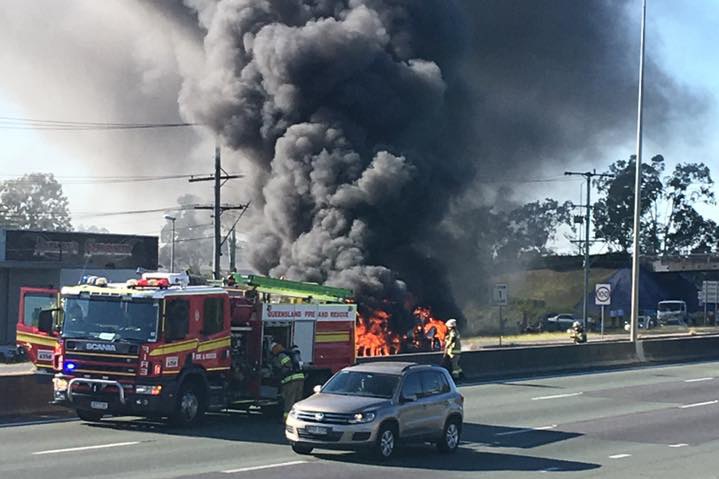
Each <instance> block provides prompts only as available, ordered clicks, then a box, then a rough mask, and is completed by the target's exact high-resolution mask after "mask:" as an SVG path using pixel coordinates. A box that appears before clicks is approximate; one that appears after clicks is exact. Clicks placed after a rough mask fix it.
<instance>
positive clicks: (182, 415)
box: [172, 382, 205, 426]
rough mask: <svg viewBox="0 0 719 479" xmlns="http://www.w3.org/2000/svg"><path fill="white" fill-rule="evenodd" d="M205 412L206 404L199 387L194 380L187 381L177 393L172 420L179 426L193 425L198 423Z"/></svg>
mask: <svg viewBox="0 0 719 479" xmlns="http://www.w3.org/2000/svg"><path fill="white" fill-rule="evenodd" d="M204 414H205V405H204V402H203V400H202V396H201V395H200V393H199V388H198V387H197V386H196V385H195V384H194V383H192V382H186V383H184V384H183V385H182V387H181V388H180V393H179V394H178V395H177V405H176V406H175V414H174V415H173V417H172V422H173V423H174V424H175V425H177V426H191V425H194V424H196V423H198V422H199V421H200V420H201V419H202V417H203V416H204Z"/></svg>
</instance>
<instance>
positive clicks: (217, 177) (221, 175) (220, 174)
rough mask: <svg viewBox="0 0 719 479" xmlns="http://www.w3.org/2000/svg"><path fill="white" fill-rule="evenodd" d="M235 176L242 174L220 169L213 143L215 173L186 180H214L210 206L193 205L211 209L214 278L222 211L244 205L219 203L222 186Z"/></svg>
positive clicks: (219, 253)
mask: <svg viewBox="0 0 719 479" xmlns="http://www.w3.org/2000/svg"><path fill="white" fill-rule="evenodd" d="M236 178H242V175H230V174H228V173H227V172H226V171H225V170H223V169H222V161H221V158H220V145H219V143H218V144H216V145H215V174H214V175H211V176H203V177H199V178H195V177H192V178H190V179H189V180H188V181H189V182H190V183H195V182H198V181H214V183H215V201H214V203H213V205H212V206H195V209H197V210H212V211H213V216H214V217H213V226H214V230H215V234H214V247H213V256H214V257H213V261H212V276H213V277H214V278H215V279H220V257H221V256H222V243H223V241H222V212H223V211H226V210H241V209H244V208H245V206H244V205H239V206H230V205H222V203H221V191H222V186H224V184H225V183H227V181H228V180H233V179H236Z"/></svg>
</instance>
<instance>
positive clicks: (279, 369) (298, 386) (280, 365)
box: [271, 343, 305, 419]
mask: <svg viewBox="0 0 719 479" xmlns="http://www.w3.org/2000/svg"><path fill="white" fill-rule="evenodd" d="M271 351H272V369H274V371H275V374H276V375H277V377H278V378H279V381H280V395H281V396H282V403H283V406H284V419H287V415H288V414H289V412H290V409H292V406H293V405H294V404H295V403H296V402H297V401H299V400H301V399H302V396H303V394H304V389H305V375H304V373H303V372H302V370H301V368H300V365H299V364H298V363H297V362H296V361H294V360H293V358H292V355H290V353H288V352H287V350H286V349H285V347H284V346H282V345H281V344H280V343H272V348H271Z"/></svg>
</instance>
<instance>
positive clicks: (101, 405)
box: [90, 401, 107, 410]
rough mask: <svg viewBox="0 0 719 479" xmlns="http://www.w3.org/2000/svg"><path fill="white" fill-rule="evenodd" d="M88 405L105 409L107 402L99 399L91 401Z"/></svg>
mask: <svg viewBox="0 0 719 479" xmlns="http://www.w3.org/2000/svg"><path fill="white" fill-rule="evenodd" d="M90 407H91V408H93V409H103V410H104V409H107V403H106V402H101V401H91V402H90Z"/></svg>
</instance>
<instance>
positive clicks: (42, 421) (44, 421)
mask: <svg viewBox="0 0 719 479" xmlns="http://www.w3.org/2000/svg"><path fill="white" fill-rule="evenodd" d="M77 421H79V419H77V418H74V417H70V418H65V419H38V420H37V421H24V422H8V423H5V424H0V429H2V428H4V427H16V426H17V427H19V426H34V425H35V424H56V423H61V422H77Z"/></svg>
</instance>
